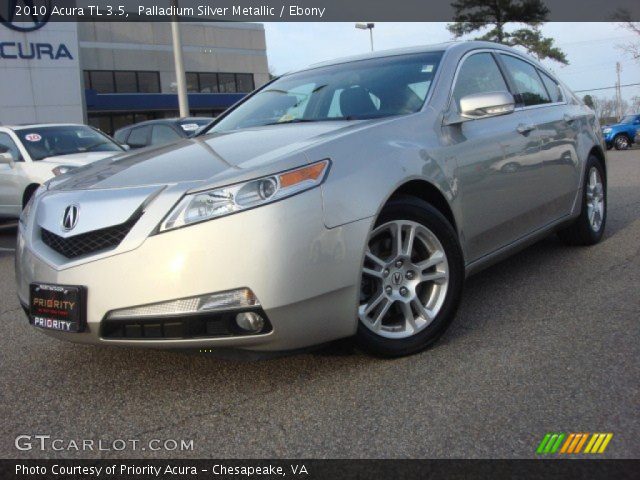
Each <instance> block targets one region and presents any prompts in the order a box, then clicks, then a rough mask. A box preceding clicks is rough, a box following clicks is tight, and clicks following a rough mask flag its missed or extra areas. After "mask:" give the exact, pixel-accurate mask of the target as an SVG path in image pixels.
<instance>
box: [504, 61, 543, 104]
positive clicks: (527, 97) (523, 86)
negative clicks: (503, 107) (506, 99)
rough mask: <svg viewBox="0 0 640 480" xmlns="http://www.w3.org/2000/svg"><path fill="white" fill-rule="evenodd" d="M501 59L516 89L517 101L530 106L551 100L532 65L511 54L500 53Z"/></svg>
mask: <svg viewBox="0 0 640 480" xmlns="http://www.w3.org/2000/svg"><path fill="white" fill-rule="evenodd" d="M502 59H503V61H504V64H505V66H506V67H507V71H508V72H509V74H510V75H511V78H513V81H514V82H515V86H516V89H517V90H518V93H517V97H518V98H516V100H517V101H518V103H524V105H525V106H530V105H540V104H542V103H549V102H551V99H550V98H549V95H548V94H547V90H546V89H545V88H544V85H543V84H542V80H540V76H539V75H538V72H537V70H536V68H535V67H534V66H533V65H531V64H530V63H527V62H525V61H524V60H520V59H519V58H516V57H513V56H511V55H502Z"/></svg>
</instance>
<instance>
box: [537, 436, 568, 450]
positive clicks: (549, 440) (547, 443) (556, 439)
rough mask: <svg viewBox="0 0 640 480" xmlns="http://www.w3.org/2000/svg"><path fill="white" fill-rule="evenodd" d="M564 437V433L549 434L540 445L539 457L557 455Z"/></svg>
mask: <svg viewBox="0 0 640 480" xmlns="http://www.w3.org/2000/svg"><path fill="white" fill-rule="evenodd" d="M564 437H565V434H564V433H547V434H546V435H545V436H544V438H543V439H542V441H541V442H540V445H538V449H537V450H536V453H537V454H538V455H540V454H543V453H556V452H557V451H558V448H560V445H561V444H562V440H564Z"/></svg>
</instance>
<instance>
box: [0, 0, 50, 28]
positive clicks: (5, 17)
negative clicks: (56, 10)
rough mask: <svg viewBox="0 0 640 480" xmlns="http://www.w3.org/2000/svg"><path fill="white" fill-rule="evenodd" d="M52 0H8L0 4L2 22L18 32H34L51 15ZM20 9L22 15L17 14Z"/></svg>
mask: <svg viewBox="0 0 640 480" xmlns="http://www.w3.org/2000/svg"><path fill="white" fill-rule="evenodd" d="M51 1H52V0H8V1H6V2H5V1H3V2H1V3H2V6H0V22H2V24H3V25H4V26H5V27H7V28H10V29H11V30H15V31H17V32H33V31H34V30H38V29H39V28H42V27H44V26H45V24H46V23H47V22H48V21H49V18H50V17H51ZM18 7H19V8H18ZM18 10H20V15H16V13H18Z"/></svg>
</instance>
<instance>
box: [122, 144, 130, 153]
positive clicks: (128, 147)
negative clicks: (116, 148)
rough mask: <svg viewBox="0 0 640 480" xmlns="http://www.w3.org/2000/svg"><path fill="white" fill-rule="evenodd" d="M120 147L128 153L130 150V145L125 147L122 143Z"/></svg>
mask: <svg viewBox="0 0 640 480" xmlns="http://www.w3.org/2000/svg"><path fill="white" fill-rule="evenodd" d="M121 146H122V148H124V150H125V151H126V152H128V151H129V150H131V145H127V144H126V143H123V144H122V145H121Z"/></svg>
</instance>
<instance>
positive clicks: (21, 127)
mask: <svg viewBox="0 0 640 480" xmlns="http://www.w3.org/2000/svg"><path fill="white" fill-rule="evenodd" d="M86 126H88V125H84V124H82V123H18V124H15V125H0V128H8V129H11V130H28V129H30V128H42V127H86Z"/></svg>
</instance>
